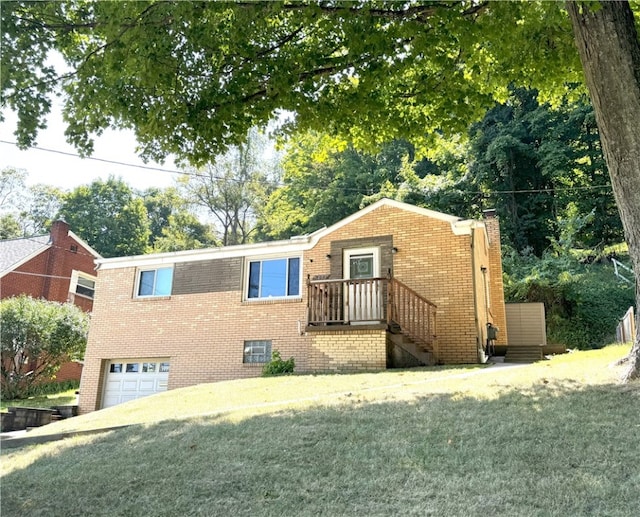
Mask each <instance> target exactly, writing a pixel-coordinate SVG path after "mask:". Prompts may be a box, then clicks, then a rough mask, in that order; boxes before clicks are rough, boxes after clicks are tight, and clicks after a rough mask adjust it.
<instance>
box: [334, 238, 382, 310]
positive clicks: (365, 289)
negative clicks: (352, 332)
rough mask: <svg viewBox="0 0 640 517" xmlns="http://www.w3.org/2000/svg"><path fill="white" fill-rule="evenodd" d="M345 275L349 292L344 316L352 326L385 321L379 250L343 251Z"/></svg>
mask: <svg viewBox="0 0 640 517" xmlns="http://www.w3.org/2000/svg"><path fill="white" fill-rule="evenodd" d="M342 264H343V275H344V278H345V279H346V280H352V282H347V284H348V286H349V288H348V289H347V290H346V292H345V297H344V304H345V308H344V313H345V315H347V316H348V321H349V322H351V323H372V322H379V321H380V320H381V319H382V314H383V311H382V284H381V283H380V281H379V280H373V279H374V278H378V277H380V248H356V249H348V250H345V251H344V257H343V262H342Z"/></svg>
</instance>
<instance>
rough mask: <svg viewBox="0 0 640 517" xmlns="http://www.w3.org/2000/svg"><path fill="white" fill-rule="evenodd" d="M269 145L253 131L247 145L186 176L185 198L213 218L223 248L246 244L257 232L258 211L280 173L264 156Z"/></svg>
mask: <svg viewBox="0 0 640 517" xmlns="http://www.w3.org/2000/svg"><path fill="white" fill-rule="evenodd" d="M266 144H267V141H266V139H265V138H264V137H263V136H261V135H260V134H259V133H258V132H257V131H256V130H255V129H252V130H250V131H249V134H248V135H247V141H246V142H245V143H242V144H239V145H235V146H231V147H230V148H229V149H228V150H227V152H226V153H224V154H222V155H219V156H217V157H216V158H215V160H214V161H213V162H211V163H208V164H207V165H206V166H204V167H201V168H199V169H197V170H191V171H190V173H189V174H187V175H185V176H184V177H183V191H184V192H185V195H186V196H187V197H188V198H189V199H190V200H191V202H192V203H193V204H194V205H197V206H199V207H201V208H204V209H205V212H206V213H207V214H208V215H210V216H213V218H214V221H215V223H216V226H217V227H218V228H219V229H220V233H221V234H222V239H221V240H222V245H223V246H228V245H233V244H245V243H247V242H249V241H250V238H251V236H252V234H253V233H254V230H255V222H256V218H257V215H258V212H259V211H260V210H261V206H262V205H263V204H264V202H265V201H266V198H267V197H268V194H269V192H270V190H271V184H272V183H273V182H275V180H276V178H275V177H274V176H277V174H278V173H277V166H275V165H274V164H273V163H270V162H269V160H268V159H266V158H265V157H264V153H265V148H266Z"/></svg>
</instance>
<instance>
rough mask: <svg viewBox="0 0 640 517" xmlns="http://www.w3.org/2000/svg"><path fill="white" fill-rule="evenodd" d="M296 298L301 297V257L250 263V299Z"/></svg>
mask: <svg viewBox="0 0 640 517" xmlns="http://www.w3.org/2000/svg"><path fill="white" fill-rule="evenodd" d="M296 296H300V258H299V257H291V258H283V259H273V260H255V261H250V262H249V286H248V289H247V297H248V298H249V299H255V298H286V297H296Z"/></svg>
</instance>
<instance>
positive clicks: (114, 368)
mask: <svg viewBox="0 0 640 517" xmlns="http://www.w3.org/2000/svg"><path fill="white" fill-rule="evenodd" d="M109 372H110V373H122V363H111V366H110V367H109Z"/></svg>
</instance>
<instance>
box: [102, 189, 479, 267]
mask: <svg viewBox="0 0 640 517" xmlns="http://www.w3.org/2000/svg"><path fill="white" fill-rule="evenodd" d="M382 206H389V207H393V208H397V209H400V210H405V211H408V212H413V213H416V214H418V215H422V216H424V217H430V218H433V219H437V220H439V221H444V222H447V223H449V224H450V225H451V231H452V232H453V234H454V235H464V234H470V233H471V228H472V227H473V226H474V225H476V224H479V225H483V223H482V222H481V221H476V220H473V219H466V220H463V219H461V218H460V217H456V216H453V215H447V214H443V213H442V212H436V211H435V210H429V209H427V208H420V207H417V206H414V205H410V204H408V203H402V202H400V201H394V200H392V199H387V198H383V199H380V200H379V201H376V202H375V203H373V204H371V205H369V206H367V207H365V208H363V209H362V210H359V211H358V212H356V213H354V214H351V215H350V216H348V217H346V218H344V219H342V220H340V221H338V222H337V223H335V224H333V225H331V226H329V227H325V228H321V229H319V230H316V231H315V232H313V233H310V234H308V235H299V236H295V237H291V238H290V239H288V240H281V241H268V242H261V243H255V244H239V245H236V246H225V247H223V248H203V249H197V250H185V251H170V252H165V253H154V254H148V255H135V256H130V257H112V258H106V259H98V260H96V264H97V268H96V269H116V268H121V267H133V266H138V267H140V266H145V267H146V266H161V265H163V264H165V265H171V264H176V263H181V262H191V261H196V260H211V259H222V258H230V257H244V256H260V255H273V254H276V253H294V252H299V251H305V250H308V249H310V248H312V247H313V246H315V245H316V243H317V242H318V240H319V239H320V238H322V237H324V236H325V235H328V234H330V233H332V232H334V231H336V230H338V229H339V228H342V227H343V226H345V225H347V224H349V223H351V222H353V221H356V220H357V219H359V218H361V217H363V216H365V215H367V214H368V213H370V212H373V211H374V210H376V209H378V208H380V207H382Z"/></svg>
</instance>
